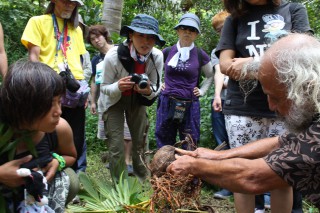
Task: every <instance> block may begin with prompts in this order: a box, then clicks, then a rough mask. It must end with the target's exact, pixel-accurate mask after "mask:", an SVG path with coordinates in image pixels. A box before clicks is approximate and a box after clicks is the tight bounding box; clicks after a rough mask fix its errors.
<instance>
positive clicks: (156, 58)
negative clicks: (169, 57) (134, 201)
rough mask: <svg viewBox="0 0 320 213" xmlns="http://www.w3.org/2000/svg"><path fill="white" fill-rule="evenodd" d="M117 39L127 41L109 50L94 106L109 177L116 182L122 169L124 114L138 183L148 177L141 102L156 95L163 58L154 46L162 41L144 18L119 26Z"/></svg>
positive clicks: (154, 25) (153, 24) (151, 21)
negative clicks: (103, 134) (100, 124)
mask: <svg viewBox="0 0 320 213" xmlns="http://www.w3.org/2000/svg"><path fill="white" fill-rule="evenodd" d="M120 35H121V36H125V37H127V39H126V40H125V41H124V42H123V43H122V44H120V45H119V46H116V47H114V48H112V49H111V50H109V51H108V53H107V55H106V57H105V59H104V65H105V67H104V71H103V77H102V82H101V85H100V91H101V92H100V98H99V101H98V105H99V108H100V109H101V110H102V111H103V120H104V122H105V132H106V137H107V140H106V143H107V146H108V151H109V157H110V172H111V174H112V176H113V177H114V178H115V179H116V180H119V177H120V175H121V173H122V172H123V171H124V170H125V168H126V167H125V161H124V146H123V143H121V141H123V122H124V116H123V113H125V116H126V120H127V124H128V127H129V130H130V133H131V137H132V164H133V170H134V174H135V175H136V176H137V177H138V178H139V179H140V180H141V181H142V180H144V179H145V178H146V177H147V175H148V171H147V169H146V168H145V166H144V162H142V160H143V155H144V151H145V149H146V148H147V146H146V135H144V134H145V133H146V129H147V125H148V119H147V114H146V106H145V105H143V104H142V102H141V99H145V100H152V99H153V98H154V97H156V96H157V94H158V91H159V87H157V86H156V85H157V84H159V83H157V82H159V81H160V77H161V74H162V69H163V55H162V53H161V51H160V50H158V49H156V48H154V46H155V45H156V44H157V45H159V46H163V45H164V44H165V41H164V40H163V38H162V37H161V36H160V35H159V27H158V21H157V20H156V19H155V18H153V17H152V16H149V15H145V14H138V15H137V16H135V17H134V19H133V20H132V22H131V25H130V26H123V27H122V29H121V31H120ZM137 74H138V75H137ZM141 74H145V75H146V76H147V77H148V80H147V85H146V87H144V88H141V84H139V83H140V82H141V81H143V78H142V76H141ZM132 75H135V76H139V79H138V80H137V81H136V80H135V79H132ZM139 85H140V87H139ZM142 87H143V86H142ZM140 156H141V157H140Z"/></svg>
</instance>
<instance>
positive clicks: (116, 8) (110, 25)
mask: <svg viewBox="0 0 320 213" xmlns="http://www.w3.org/2000/svg"><path fill="white" fill-rule="evenodd" d="M122 8H123V0H104V1H103V11H102V23H103V24H104V26H106V27H107V29H108V30H109V32H110V33H118V34H119V33H120V28H121V19H122Z"/></svg>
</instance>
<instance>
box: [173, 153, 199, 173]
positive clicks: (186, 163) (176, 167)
mask: <svg viewBox="0 0 320 213" xmlns="http://www.w3.org/2000/svg"><path fill="white" fill-rule="evenodd" d="M175 157H176V160H175V161H173V162H172V163H171V164H170V165H169V166H168V167H167V172H169V173H171V174H173V175H189V174H193V168H192V165H193V162H194V161H195V160H196V159H195V158H194V157H191V156H189V155H182V156H180V155H175Z"/></svg>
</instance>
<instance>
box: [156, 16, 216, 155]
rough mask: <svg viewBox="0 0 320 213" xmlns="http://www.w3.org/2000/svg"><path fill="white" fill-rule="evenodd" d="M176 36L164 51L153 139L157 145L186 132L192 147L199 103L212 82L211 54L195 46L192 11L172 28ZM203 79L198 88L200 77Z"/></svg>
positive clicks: (195, 24) (195, 20)
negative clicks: (163, 65)
mask: <svg viewBox="0 0 320 213" xmlns="http://www.w3.org/2000/svg"><path fill="white" fill-rule="evenodd" d="M174 29H175V30H176V32H177V35H178V37H179V40H178V42H177V44H175V45H173V46H172V47H168V48H166V49H164V50H163V54H164V58H165V59H164V60H165V70H164V71H165V73H164V74H165V75H164V84H163V86H162V91H161V95H160V96H159V105H158V109H157V121H156V139H157V146H158V148H160V147H162V146H164V145H174V144H175V143H176V135H177V131H178V132H179V137H180V140H184V139H185V137H186V134H190V135H191V137H192V139H193V142H194V143H193V145H192V144H190V145H191V147H184V148H188V149H193V148H195V147H196V145H197V143H198V142H199V140H200V102H199V97H200V96H203V95H204V94H205V93H206V91H207V90H208V88H209V87H210V85H211V83H212V82H213V70H212V65H211V62H210V57H209V56H208V54H207V53H205V52H204V51H203V50H202V49H200V48H198V47H196V45H195V44H194V41H195V40H196V39H197V37H198V35H199V34H200V32H201V31H200V19H199V17H198V16H197V15H195V14H193V13H186V14H184V15H183V16H182V17H181V18H180V20H179V23H178V24H177V25H176V26H175V27H174ZM202 73H203V74H204V75H205V77H206V78H205V80H204V81H203V82H202V85H201V87H200V85H199V84H200V76H201V74H202Z"/></svg>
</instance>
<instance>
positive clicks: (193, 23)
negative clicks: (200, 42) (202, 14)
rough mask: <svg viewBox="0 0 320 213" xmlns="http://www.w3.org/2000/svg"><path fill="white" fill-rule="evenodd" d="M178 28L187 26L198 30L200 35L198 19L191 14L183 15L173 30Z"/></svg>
mask: <svg viewBox="0 0 320 213" xmlns="http://www.w3.org/2000/svg"><path fill="white" fill-rule="evenodd" d="M179 26H189V27H194V28H196V29H197V30H198V33H201V31H200V19H199V17H198V16H197V15H196V14H193V13H186V14H184V15H183V16H182V17H181V18H180V20H179V23H178V24H177V25H176V26H175V27H174V29H175V30H176V29H178V27H179Z"/></svg>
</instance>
